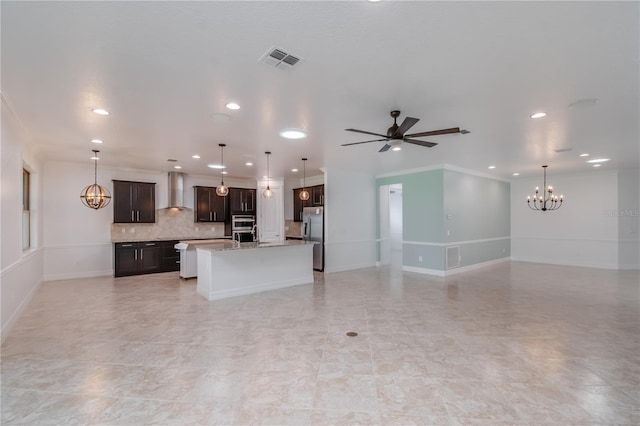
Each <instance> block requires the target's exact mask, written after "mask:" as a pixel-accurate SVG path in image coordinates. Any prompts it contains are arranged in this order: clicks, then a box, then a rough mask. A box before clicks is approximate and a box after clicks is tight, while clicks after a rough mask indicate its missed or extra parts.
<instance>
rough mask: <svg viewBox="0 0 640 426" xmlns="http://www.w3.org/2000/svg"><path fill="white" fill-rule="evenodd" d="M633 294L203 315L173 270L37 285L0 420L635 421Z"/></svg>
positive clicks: (550, 269) (625, 285) (190, 286)
mask: <svg viewBox="0 0 640 426" xmlns="http://www.w3.org/2000/svg"><path fill="white" fill-rule="evenodd" d="M638 281H639V277H638V272H637V271H606V270H597V269H588V268H574V267H562V266H551V265H540V264H532V263H519V262H511V263H509V262H505V263H502V264H499V265H495V266H492V267H488V268H485V269H482V270H477V271H474V272H471V273H465V274H460V275H456V276H452V277H450V278H446V279H441V278H434V277H429V276H425V275H419V274H413V273H406V272H405V273H403V272H401V271H400V270H398V269H397V268H394V267H383V268H379V269H376V268H370V269H361V270H357V271H349V272H341V273H334V274H326V275H321V274H317V275H316V282H315V283H314V284H313V285H304V286H298V287H294V288H289V289H283V290H276V291H271V292H266V293H261V294H257V295H251V296H244V297H237V298H233V299H227V300H223V301H217V302H208V301H206V300H205V299H204V298H202V297H201V296H198V295H197V294H196V292H195V280H190V281H181V280H180V279H179V278H178V276H177V274H176V273H168V274H155V275H148V276H143V277H131V278H118V279H113V278H96V279H78V280H69V281H58V282H49V283H45V284H43V285H42V287H41V288H40V289H39V291H38V292H37V294H36V295H35V297H34V298H33V300H32V301H31V302H30V304H29V306H28V307H27V309H26V312H25V313H24V314H23V315H22V317H21V318H20V319H19V320H18V321H17V323H16V325H15V327H14V329H13V330H12V332H11V334H10V335H9V336H8V338H7V339H6V341H5V342H4V344H3V345H2V406H1V408H2V417H1V422H2V424H3V425H5V424H7V425H9V424H30V425H32V424H55V425H61V424H65V425H66V424H127V425H129V424H131V425H133V424H136V425H137V424H203V425H204V424H235V425H249V424H296V425H304V424H317V425H323V424H332V425H333V424H335V425H338V424H363V425H369V424H397V425H409V424H429V425H430V424H436V425H440V424H454V425H458V424H486V425H497V424H546V425H565V424H576V425H577V424H579V425H582V424H602V425H610V424H633V425H638V424H640V308H639V283H638ZM348 331H356V332H358V333H359V335H358V336H357V337H347V336H346V335H345V333H346V332H348Z"/></svg>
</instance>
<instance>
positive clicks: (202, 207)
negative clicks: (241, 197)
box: [193, 186, 227, 222]
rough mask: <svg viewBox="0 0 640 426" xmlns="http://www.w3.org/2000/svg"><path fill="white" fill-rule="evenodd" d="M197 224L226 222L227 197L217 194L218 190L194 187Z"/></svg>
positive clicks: (208, 187) (207, 187)
mask: <svg viewBox="0 0 640 426" xmlns="http://www.w3.org/2000/svg"><path fill="white" fill-rule="evenodd" d="M193 188H194V198H193V199H194V200H195V205H196V208H195V212H194V213H195V222H224V221H225V220H226V211H227V209H226V205H227V197H221V196H219V195H218V194H216V188H214V187H210V186H194V187H193Z"/></svg>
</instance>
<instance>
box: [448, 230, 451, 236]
mask: <svg viewBox="0 0 640 426" xmlns="http://www.w3.org/2000/svg"><path fill="white" fill-rule="evenodd" d="M449 235H451V230H449V229H447V237H448V236H449Z"/></svg>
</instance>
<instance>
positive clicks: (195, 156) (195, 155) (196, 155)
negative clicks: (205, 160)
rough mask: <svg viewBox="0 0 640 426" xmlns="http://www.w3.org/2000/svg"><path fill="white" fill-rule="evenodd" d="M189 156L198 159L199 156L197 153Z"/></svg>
mask: <svg viewBox="0 0 640 426" xmlns="http://www.w3.org/2000/svg"><path fill="white" fill-rule="evenodd" d="M191 158H195V159H196V160H198V159H200V156H199V155H198V154H194V155H192V156H191Z"/></svg>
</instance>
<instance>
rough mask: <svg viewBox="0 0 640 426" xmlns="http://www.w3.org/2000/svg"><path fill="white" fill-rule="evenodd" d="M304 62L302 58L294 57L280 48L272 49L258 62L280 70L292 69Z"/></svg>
mask: <svg viewBox="0 0 640 426" xmlns="http://www.w3.org/2000/svg"><path fill="white" fill-rule="evenodd" d="M301 60H302V58H301V57H299V56H295V55H292V54H291V53H289V52H287V51H286V50H284V49H281V48H279V47H271V48H269V50H267V52H266V53H265V54H264V55H262V56H261V57H260V59H258V62H262V63H263V64H267V65H269V66H272V67H276V68H278V69H290V68H292V67H293V66H294V65H296V64H297V63H298V62H300V61H301Z"/></svg>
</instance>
